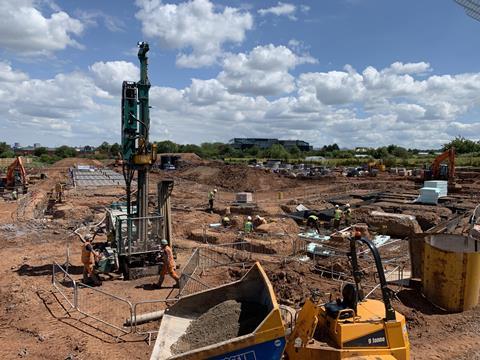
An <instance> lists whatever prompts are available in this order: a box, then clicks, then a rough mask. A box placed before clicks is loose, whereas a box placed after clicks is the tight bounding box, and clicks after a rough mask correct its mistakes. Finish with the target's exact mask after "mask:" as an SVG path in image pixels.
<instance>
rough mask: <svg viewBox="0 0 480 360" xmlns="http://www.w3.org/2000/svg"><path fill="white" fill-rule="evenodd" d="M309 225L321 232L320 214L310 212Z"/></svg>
mask: <svg viewBox="0 0 480 360" xmlns="http://www.w3.org/2000/svg"><path fill="white" fill-rule="evenodd" d="M307 227H309V228H311V229H315V230H317V232H318V233H320V226H319V224H318V216H317V215H315V214H310V215H309V216H308V218H307Z"/></svg>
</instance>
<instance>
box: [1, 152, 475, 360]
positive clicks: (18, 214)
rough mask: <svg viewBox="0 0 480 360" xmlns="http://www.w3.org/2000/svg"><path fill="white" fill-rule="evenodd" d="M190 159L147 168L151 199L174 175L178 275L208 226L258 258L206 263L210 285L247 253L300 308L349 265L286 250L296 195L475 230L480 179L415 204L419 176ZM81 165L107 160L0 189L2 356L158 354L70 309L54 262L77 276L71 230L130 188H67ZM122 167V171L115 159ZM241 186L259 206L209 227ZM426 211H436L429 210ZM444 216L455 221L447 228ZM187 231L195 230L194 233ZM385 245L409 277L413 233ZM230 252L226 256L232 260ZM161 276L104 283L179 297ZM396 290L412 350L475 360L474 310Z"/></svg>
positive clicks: (238, 269) (95, 297) (114, 309)
mask: <svg viewBox="0 0 480 360" xmlns="http://www.w3.org/2000/svg"><path fill="white" fill-rule="evenodd" d="M195 161H196V162H195V163H193V161H192V163H187V164H186V165H185V166H184V167H183V168H182V169H180V170H177V171H172V172H155V173H152V174H151V182H150V193H151V200H152V203H154V202H155V199H156V196H155V195H154V194H155V193H156V183H157V181H159V180H160V179H164V178H173V179H174V180H175V187H174V190H173V194H172V209H173V214H172V222H173V230H174V234H173V235H174V236H173V237H174V245H175V251H176V254H177V263H178V265H179V266H180V268H179V272H180V273H181V272H182V269H183V266H184V265H185V263H186V261H187V259H188V258H189V257H190V255H191V254H192V251H193V249H194V248H196V247H198V246H205V238H208V239H210V238H209V237H207V236H204V235H203V234H208V235H211V236H212V238H214V239H216V240H215V241H216V244H227V243H232V242H238V241H243V242H248V243H251V244H254V245H255V246H254V247H252V248H251V250H252V251H253V252H252V253H251V255H248V256H246V255H245V256H244V258H241V259H237V258H235V260H240V261H239V262H240V263H241V264H239V265H233V264H232V265H227V266H219V267H217V268H206V269H205V270H204V272H203V273H202V274H201V276H200V280H201V281H202V282H204V283H205V284H207V285H209V286H215V285H220V284H224V283H226V282H229V281H233V280H237V279H239V278H240V277H241V276H242V275H243V274H244V273H245V271H246V269H247V268H248V264H249V261H253V260H259V261H260V262H261V264H262V266H263V267H264V269H265V270H266V273H267V275H268V277H269V278H270V281H271V282H272V285H273V287H274V290H275V292H276V295H277V299H278V301H279V302H280V303H283V304H287V305H289V306H291V307H294V308H296V309H298V308H299V307H300V306H301V304H302V303H303V302H304V301H305V299H306V297H308V296H312V295H314V296H320V297H321V299H324V300H325V301H327V300H329V298H330V297H332V298H336V297H338V296H340V290H341V286H342V283H343V282H345V281H348V279H343V278H342V277H341V276H340V277H336V276H333V277H332V276H328V274H326V273H325V272H322V269H324V268H330V269H334V270H335V271H334V272H332V274H333V273H335V274H337V273H347V274H348V272H349V271H350V267H349V264H348V262H347V260H346V258H345V257H343V256H338V257H337V258H334V260H332V259H328V258H317V259H316V260H315V261H313V260H312V259H308V258H303V259H302V260H299V259H298V258H295V257H292V256H290V255H291V253H292V244H293V243H294V241H295V239H297V238H298V237H297V234H298V232H300V231H302V230H303V229H302V226H301V225H298V224H297V223H295V222H294V221H293V220H292V219H291V218H287V217H286V215H287V212H288V211H285V210H289V211H294V210H295V209H294V208H295V207H296V206H297V205H299V204H303V205H305V206H307V207H309V208H313V209H327V208H332V207H333V206H334V204H335V203H346V202H350V203H352V204H358V205H355V208H354V210H353V220H354V221H355V220H356V214H355V213H356V212H357V211H358V220H360V219H361V220H362V221H365V220H367V221H368V217H365V216H364V215H362V214H363V213H362V212H363V211H364V210H358V209H364V208H370V209H374V210H378V211H385V212H395V213H404V214H409V215H415V216H417V215H420V214H425V216H424V218H423V220H421V218H420V216H419V217H418V218H417V220H418V224H419V225H420V227H421V228H422V230H423V231H425V230H426V229H427V228H428V227H431V225H433V226H436V228H437V229H442V231H443V230H445V229H447V230H448V229H449V230H451V231H453V232H455V233H464V232H465V231H466V229H467V228H468V223H467V221H468V219H467V220H466V217H465V216H463V217H462V216H460V215H461V211H463V210H462V209H472V207H473V206H475V205H476V204H478V203H479V200H480V199H479V197H480V191H479V190H480V181H479V180H480V178H478V177H473V178H471V177H469V178H468V181H469V182H468V184H466V186H464V190H463V192H462V193H460V194H458V195H452V196H449V197H448V198H446V199H444V200H442V202H441V204H439V205H438V206H425V205H419V204H414V203H412V200H414V199H415V197H416V196H417V195H418V186H417V185H416V184H415V183H414V182H413V181H410V180H408V179H406V178H400V177H397V176H394V175H390V174H386V173H385V174H384V173H381V174H379V176H378V177H375V178H346V177H343V176H341V175H340V173H334V176H330V177H328V178H325V179H317V180H312V179H304V180H301V179H293V178H287V177H284V176H282V175H278V174H272V173H269V172H266V171H265V170H259V169H254V168H248V167H245V166H240V165H239V166H236V165H224V164H222V163H218V162H213V163H209V162H205V161H200V160H198V159H195ZM76 164H91V165H95V166H101V163H99V162H97V161H94V160H86V159H64V160H62V161H60V162H58V163H56V164H53V165H52V166H50V167H46V168H42V169H36V170H34V171H33V170H32V171H29V173H30V174H34V173H35V174H38V173H40V172H42V173H45V174H46V175H47V178H46V179H43V180H36V181H35V183H34V184H31V185H30V188H29V192H28V193H27V194H25V195H22V196H21V197H20V199H19V200H18V201H6V200H5V201H4V200H2V199H1V198H0V241H1V244H2V252H1V254H2V256H1V257H0V343H1V345H2V346H0V358H1V359H18V358H25V359H112V358H113V359H129V360H133V359H148V358H149V355H150V353H151V350H152V345H151V344H150V345H149V343H148V341H145V336H139V335H136V334H127V335H124V334H123V333H122V332H121V331H118V330H117V329H115V328H112V327H111V326H107V325H104V324H102V323H100V322H98V321H96V320H95V319H94V318H92V317H90V316H85V315H82V314H81V313H79V312H72V311H67V310H68V306H67V304H66V302H65V299H64V298H63V297H62V296H61V294H59V292H58V291H57V290H55V289H54V287H53V286H52V281H51V279H52V264H53V263H54V262H57V263H58V264H66V263H68V265H69V266H68V271H69V273H70V274H71V276H72V278H73V279H75V280H76V281H81V278H82V265H81V261H80V251H81V249H80V247H81V242H80V241H79V237H78V236H77V235H75V234H74V233H73V231H74V230H76V229H78V232H79V233H80V234H86V233H88V232H90V231H91V230H92V228H93V225H94V224H96V223H98V222H100V221H101V220H102V218H103V217H104V215H105V209H104V208H105V206H108V205H109V204H111V203H112V202H114V201H118V200H119V199H121V198H122V197H123V196H124V189H122V188H112V187H102V188H73V187H71V186H70V185H68V184H69V180H68V168H69V167H72V166H75V165H76ZM116 170H117V171H118V172H121V169H120V168H117V169H116ZM57 182H63V183H65V184H67V185H66V187H65V193H64V201H63V203H61V204H58V203H55V201H52V198H51V195H52V192H53V189H54V188H55V184H56V183H57ZM213 187H217V188H218V189H219V192H218V195H217V199H216V201H215V211H214V213H209V212H207V211H206V209H207V192H208V191H209V190H211V189H212V188H213ZM238 191H253V192H254V201H255V202H256V207H253V208H252V209H251V210H247V211H246V212H245V211H243V210H242V211H243V212H236V211H235V209H234V208H233V207H232V209H231V211H232V214H231V218H232V219H234V220H235V223H236V225H234V226H233V227H231V228H227V229H216V228H211V227H210V224H213V223H218V222H220V220H221V218H222V215H223V214H224V213H225V211H226V209H227V207H231V204H232V202H233V200H234V198H235V192H238ZM279 193H281V194H279ZM371 193H379V194H381V195H379V196H378V198H377V199H376V201H375V202H371V201H370V200H368V196H367V195H368V194H371ZM459 211H460V212H459ZM427 212H428V213H430V214H429V215H428V216H427ZM247 214H251V215H256V214H260V215H262V216H264V217H266V218H267V220H268V222H269V230H268V231H266V232H265V233H263V234H259V233H254V234H252V235H247V236H245V235H242V234H241V232H240V230H241V228H242V225H243V222H244V220H245V217H246V215H247ZM459 214H460V215H459ZM455 219H457V220H455ZM446 220H451V221H452V222H451V223H449V224H448V225H444V223H445V221H446ZM454 220H455V221H454ZM270 224H273V225H270ZM378 230H379V231H381V229H378ZM328 231H329V232H330V231H331V230H328ZM192 233H194V234H197V235H196V236H192V235H191V234H192ZM105 240H106V234H99V235H97V237H96V240H95V241H98V242H100V241H105ZM215 241H213V240H212V242H215ZM255 249H256V250H255ZM380 251H381V254H382V256H384V257H385V258H389V257H390V258H391V259H395V266H396V265H397V264H402V263H403V264H404V265H405V274H408V270H409V269H408V266H409V259H408V257H409V255H408V242H407V241H405V240H402V239H397V241H396V242H395V243H392V245H389V246H388V247H387V246H385V247H384V248H380ZM228 256H229V255H228V254H227V255H225V257H226V258H228ZM362 261H363V260H362V259H360V262H361V266H362V268H363V269H364V271H365V276H366V278H367V288H368V289H370V288H373V286H374V284H375V283H374V282H373V279H374V278H375V277H374V271H373V268H372V265H373V263H372V262H371V259H369V258H365V259H364V261H365V262H364V263H362ZM369 269H371V270H369ZM387 271H388V269H387ZM322 274H323V275H322ZM156 281H157V278H156V277H150V278H142V279H137V280H133V281H122V280H115V279H113V280H110V279H107V278H105V281H103V285H102V286H101V288H100V289H101V290H102V291H104V292H107V293H111V294H115V295H116V296H117V297H119V298H121V299H127V300H129V301H131V302H137V301H141V300H154V299H165V298H169V299H170V298H174V297H175V296H176V295H177V293H178V290H176V289H173V288H172V285H173V284H174V282H173V280H172V279H170V278H168V277H167V279H166V281H165V286H166V287H165V288H162V289H161V290H156V289H155V287H154V286H153V284H154V283H155V282H156ZM393 289H394V290H397V291H398V293H397V296H398V300H395V301H394V307H395V308H396V310H397V311H399V312H400V313H402V314H404V315H405V316H406V318H407V325H408V330H409V337H410V342H411V354H412V358H413V359H451V358H459V359H475V358H480V308H479V307H477V308H475V309H472V310H469V311H465V312H463V313H446V312H444V311H442V310H441V309H437V308H436V307H435V306H433V305H432V304H431V303H429V302H428V301H427V300H425V299H424V298H423V297H422V296H421V295H420V294H419V292H418V291H416V290H413V289H408V288H401V287H393ZM84 290H88V289H84ZM84 290H82V291H83V292H82V297H81V298H80V299H79V301H80V302H81V304H82V306H83V308H84V309H89V310H90V311H91V312H92V313H94V314H95V316H96V317H99V318H103V317H104V318H107V317H108V316H110V317H112V318H113V319H114V320H115V321H116V322H115V324H118V325H119V326H120V327H121V326H122V323H123V322H124V320H125V316H124V314H125V311H124V310H125V308H122V306H123V305H124V303H122V302H120V301H117V300H113V299H110V298H105V297H101V296H99V294H98V293H95V292H94V291H84ZM371 296H372V297H375V298H380V294H379V292H378V290H375V291H373V293H372V295H371ZM166 305H168V303H167V304H165V303H161V304H160V305H158V304H156V305H155V307H151V308H148V310H151V311H152V310H160V309H163V308H165V306H166ZM150 326H151V327H150V328H149V329H150V330H153V329H155V327H156V328H158V322H157V323H154V324H153V325H150Z"/></svg>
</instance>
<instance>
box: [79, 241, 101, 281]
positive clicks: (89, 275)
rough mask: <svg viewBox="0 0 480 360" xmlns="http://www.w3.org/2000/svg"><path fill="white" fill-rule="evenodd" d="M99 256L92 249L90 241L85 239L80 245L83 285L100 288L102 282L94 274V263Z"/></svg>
mask: <svg viewBox="0 0 480 360" xmlns="http://www.w3.org/2000/svg"><path fill="white" fill-rule="evenodd" d="M99 258H100V254H99V253H98V252H96V251H95V250H94V249H93V245H92V240H91V239H90V238H87V239H86V240H85V243H84V244H83V245H82V264H83V283H84V284H86V285H91V286H100V285H102V281H101V280H100V278H99V277H98V275H97V274H96V273H95V261H96V260H98V259H99Z"/></svg>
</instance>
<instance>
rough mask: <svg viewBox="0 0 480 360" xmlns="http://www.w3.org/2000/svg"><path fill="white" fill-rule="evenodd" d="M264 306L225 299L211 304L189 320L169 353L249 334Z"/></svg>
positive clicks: (263, 311)
mask: <svg viewBox="0 0 480 360" xmlns="http://www.w3.org/2000/svg"><path fill="white" fill-rule="evenodd" d="M266 314H267V312H266V308H265V306H264V305H261V304H257V303H251V302H246V301H244V302H239V301H236V300H227V301H224V302H221V303H220V304H218V305H216V306H214V307H212V308H211V309H209V310H208V311H207V312H205V313H203V314H202V315H200V316H199V317H198V318H197V319H195V320H193V321H192V322H191V323H190V325H189V326H188V328H187V331H186V332H185V334H183V335H182V336H181V337H180V338H179V339H178V341H177V342H176V343H175V344H173V345H172V347H171V349H172V353H173V354H182V353H185V352H187V351H190V350H195V349H198V348H201V347H204V346H208V345H212V344H216V343H219V342H222V341H226V340H229V339H233V338H235V337H237V336H243V335H246V334H249V333H251V332H252V331H253V330H255V329H256V327H257V326H258V325H259V324H260V323H261V322H262V321H263V319H264V318H265V316H266Z"/></svg>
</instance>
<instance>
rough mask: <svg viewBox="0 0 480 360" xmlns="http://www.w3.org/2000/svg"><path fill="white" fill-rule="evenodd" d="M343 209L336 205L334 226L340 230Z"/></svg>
mask: <svg viewBox="0 0 480 360" xmlns="http://www.w3.org/2000/svg"><path fill="white" fill-rule="evenodd" d="M342 215H343V213H342V210H341V209H340V207H339V206H338V205H335V211H334V213H333V227H334V228H335V229H337V230H338V228H339V227H340V220H341V219H342Z"/></svg>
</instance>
